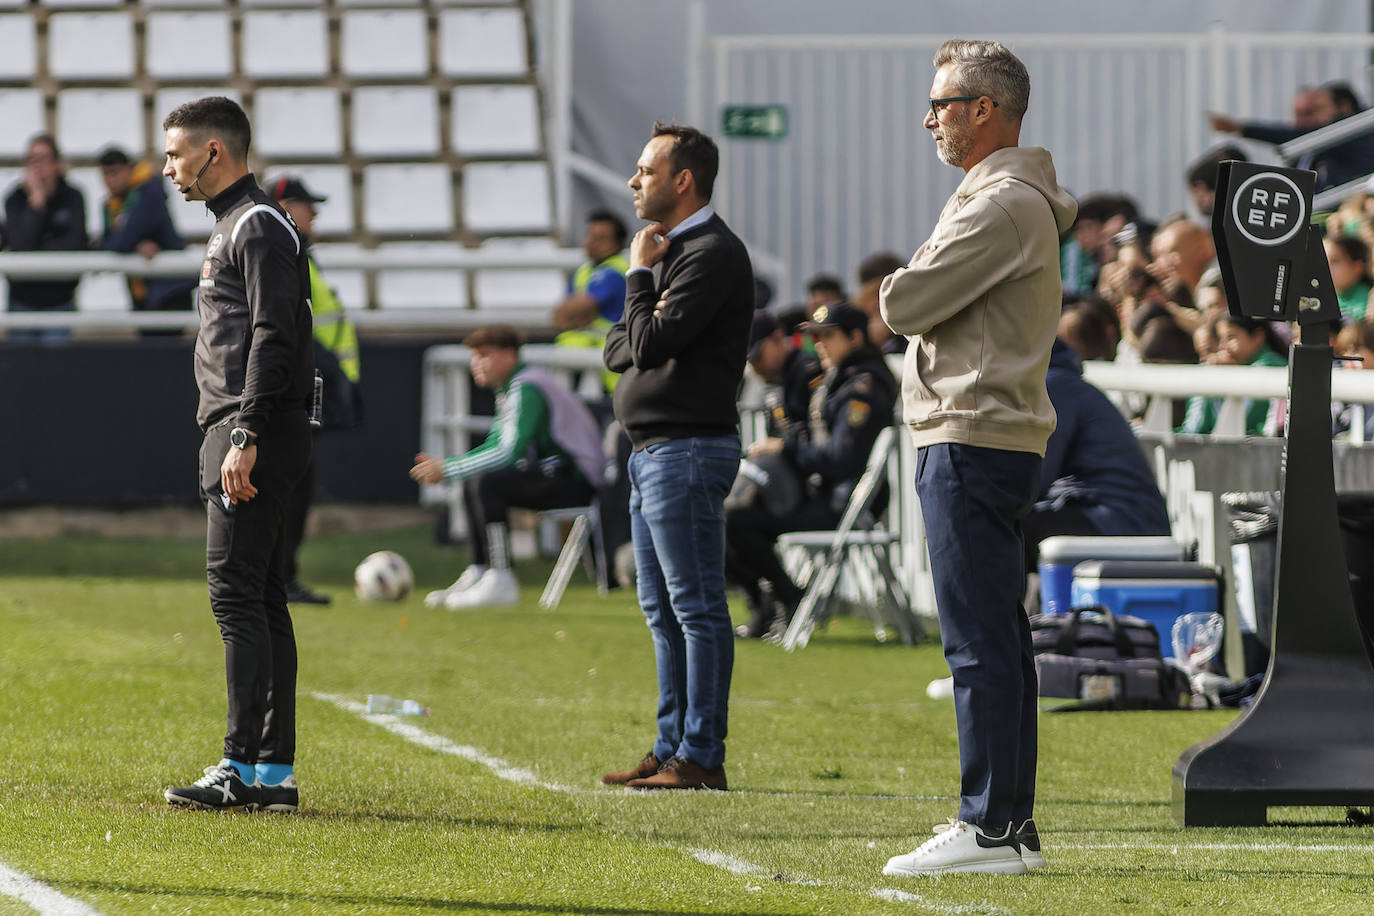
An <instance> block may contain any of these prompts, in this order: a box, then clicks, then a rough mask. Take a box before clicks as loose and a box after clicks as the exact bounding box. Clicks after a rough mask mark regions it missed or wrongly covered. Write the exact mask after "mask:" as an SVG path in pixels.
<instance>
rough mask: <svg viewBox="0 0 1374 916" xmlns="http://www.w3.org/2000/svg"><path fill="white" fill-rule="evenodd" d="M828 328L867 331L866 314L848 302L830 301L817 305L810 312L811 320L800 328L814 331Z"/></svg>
mask: <svg viewBox="0 0 1374 916" xmlns="http://www.w3.org/2000/svg"><path fill="white" fill-rule="evenodd" d="M829 328H839V329H840V330H841V331H867V330H868V316H867V315H865V314H864V313H863V312H861V311H859V310H858V309H857V308H855V307H854V306H852V305H850V304H849V303H848V302H832V303H830V304H828V305H822V306H819V307H818V308H817V309H816V310H815V311H814V312H812V313H811V320H810V321H808V322H806V324H804V325H802V330H804V331H806V332H808V333H815V332H816V331H822V330H826V329H829Z"/></svg>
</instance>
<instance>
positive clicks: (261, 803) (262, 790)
mask: <svg viewBox="0 0 1374 916" xmlns="http://www.w3.org/2000/svg"><path fill="white" fill-rule="evenodd" d="M253 788H255V789H256V790H257V793H258V810H259V811H279V812H281V813H283V814H290V813H291V812H292V811H295V810H296V806H297V805H299V804H300V801H301V796H300V792H298V791H297V790H296V774H295V773H292V774H291V775H290V776H287V777H286V778H285V779H283V780H282V781H281V783H279V784H278V785H275V786H265V785H263V784H262V783H257V784H256V785H255V786H254V787H253Z"/></svg>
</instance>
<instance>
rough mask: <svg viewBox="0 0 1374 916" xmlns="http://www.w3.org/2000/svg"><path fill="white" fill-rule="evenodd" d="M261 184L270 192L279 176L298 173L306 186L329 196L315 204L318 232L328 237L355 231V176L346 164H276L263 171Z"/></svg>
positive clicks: (316, 230) (322, 236)
mask: <svg viewBox="0 0 1374 916" xmlns="http://www.w3.org/2000/svg"><path fill="white" fill-rule="evenodd" d="M264 175H265V176H266V177H265V178H264V179H263V182H262V186H263V187H264V188H266V189H267V191H268V193H269V194H270V193H271V191H272V185H273V184H274V183H275V181H276V179H278V178H280V177H281V176H283V175H296V176H298V177H300V178H301V179H302V180H303V181H305V186H306V187H307V188H309V189H310V190H311V191H312V192H313V193H315V194H318V195H320V196H321V197H327V198H329V199H328V200H327V201H326V202H324V203H322V204H317V205H316V210H317V211H318V212H317V213H316V215H315V235H316V236H317V237H321V238H324V237H329V236H338V235H352V234H353V177H352V175H351V174H350V173H349V170H348V166H346V165H294V164H286V165H283V164H276V165H273V166H272V167H271V168H269V169H267V170H266V171H265V172H264Z"/></svg>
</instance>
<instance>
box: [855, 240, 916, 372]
mask: <svg viewBox="0 0 1374 916" xmlns="http://www.w3.org/2000/svg"><path fill="white" fill-rule="evenodd" d="M905 266H906V262H905V261H903V260H902V259H901V258H900V257H899V256H897V255H895V254H893V253H892V252H890V251H880V252H877V253H876V254H871V255H869V256H868V257H866V258H864V259H863V260H862V261H860V262H859V291H858V293H856V294H855V296H854V305H855V306H856V307H857V308H858V309H859V311H861V312H863V313H864V314H865V315H867V316H868V339H869V342H870V343H872V344H873V346H875V347H877V348H878V350H879V351H880V352H882V353H905V352H906V338H905V337H903V336H902V335H900V334H893V333H892V329H891V328H889V327H888V326H887V322H885V321H883V316H882V315H881V314H880V313H879V311H878V292H879V290H880V289H881V287H882V284H883V279H884V278H885V277H887V275H888V274H890V273H892V272H893V271H895V270H900V269H901V268H903V267H905Z"/></svg>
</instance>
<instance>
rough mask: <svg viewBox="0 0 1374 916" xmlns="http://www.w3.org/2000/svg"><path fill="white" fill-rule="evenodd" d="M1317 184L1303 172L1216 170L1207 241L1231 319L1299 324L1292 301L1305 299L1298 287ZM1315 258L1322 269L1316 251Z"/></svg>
mask: <svg viewBox="0 0 1374 916" xmlns="http://www.w3.org/2000/svg"><path fill="white" fill-rule="evenodd" d="M1316 182H1317V174H1316V173H1315V172H1311V171H1308V170H1306V169H1288V168H1282V167H1280V166H1274V165H1261V164H1259V163H1256V162H1235V161H1228V162H1223V163H1221V164H1220V166H1219V167H1218V169H1217V199H1216V207H1215V208H1214V209H1213V210H1212V237H1213V238H1214V239H1216V243H1217V264H1218V265H1219V266H1220V267H1221V278H1222V281H1223V282H1224V283H1225V284H1226V304H1227V305H1228V306H1229V307H1230V309H1231V314H1233V315H1245V316H1247V317H1250V318H1261V319H1265V320H1268V321H1292V320H1294V319H1296V318H1297V317H1298V299H1299V298H1300V297H1301V296H1305V295H1306V296H1310V295H1312V293H1311V292H1310V290H1309V287H1308V286H1304V284H1306V283H1307V282H1308V280H1309V279H1311V275H1310V274H1309V272H1308V268H1307V265H1306V264H1305V262H1306V260H1307V258H1308V253H1307V249H1308V235H1309V234H1310V232H1311V231H1312V230H1311V227H1310V225H1309V223H1310V220H1311V219H1312V192H1313V190H1314V188H1315V186H1316ZM1316 251H1317V252H1318V255H1319V259H1320V260H1321V261H1323V262H1324V261H1325V255H1324V254H1322V250H1321V246H1320V245H1318V246H1317V249H1316ZM1314 266H1315V262H1314Z"/></svg>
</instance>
